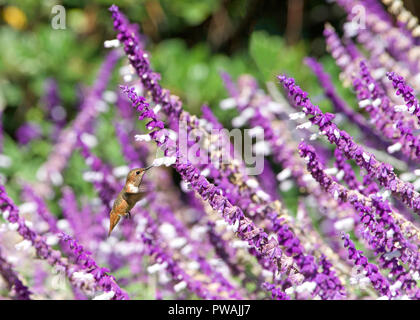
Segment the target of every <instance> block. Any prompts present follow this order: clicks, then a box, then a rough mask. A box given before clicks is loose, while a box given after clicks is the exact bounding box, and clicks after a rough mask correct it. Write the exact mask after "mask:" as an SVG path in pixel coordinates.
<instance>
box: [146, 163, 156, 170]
mask: <svg viewBox="0 0 420 320" xmlns="http://www.w3.org/2000/svg"><path fill="white" fill-rule="evenodd" d="M153 167H154V165H153V164H152V165H150V166H148V167H146V168H144V171H147V170H149V169H150V168H153Z"/></svg>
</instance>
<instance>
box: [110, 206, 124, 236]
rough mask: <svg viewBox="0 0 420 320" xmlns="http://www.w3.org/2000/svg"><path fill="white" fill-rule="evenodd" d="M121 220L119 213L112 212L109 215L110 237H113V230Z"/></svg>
mask: <svg viewBox="0 0 420 320" xmlns="http://www.w3.org/2000/svg"><path fill="white" fill-rule="evenodd" d="M120 219H121V216H120V215H119V214H118V213H116V212H115V211H114V210H112V211H111V213H110V214H109V231H108V237H109V236H110V235H111V232H112V230H113V229H114V228H115V226H116V225H117V224H118V221H120Z"/></svg>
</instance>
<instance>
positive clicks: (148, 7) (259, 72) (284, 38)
mask: <svg viewBox="0 0 420 320" xmlns="http://www.w3.org/2000/svg"><path fill="white" fill-rule="evenodd" d="M404 2H405V5H406V7H407V8H408V9H410V10H411V11H412V12H413V13H415V14H418V13H419V10H420V2H419V1H414V0H412V1H404ZM113 3H115V4H117V5H118V6H119V7H120V9H121V11H122V12H123V13H124V14H126V15H127V16H128V18H129V19H130V20H131V21H132V22H136V23H138V24H139V26H140V31H141V33H143V34H144V35H146V42H147V50H148V51H149V52H150V53H151V62H152V64H153V67H154V69H155V70H156V71H158V72H160V73H161V75H162V86H163V87H166V88H168V89H170V90H171V92H172V93H174V94H176V95H178V96H180V97H181V99H182V100H183V102H184V107H185V109H186V110H188V111H190V112H191V113H193V114H200V107H201V106H202V105H203V104H204V103H207V104H209V105H210V107H211V108H212V109H213V111H214V113H215V114H216V115H217V116H218V118H219V119H221V121H223V123H224V125H225V126H226V127H228V128H229V127H230V119H231V118H232V117H233V116H234V114H232V113H235V111H232V110H229V111H224V110H221V109H219V107H218V106H219V102H220V101H221V100H222V99H224V98H226V97H227V92H226V90H225V89H224V87H223V83H222V80H221V78H220V76H219V72H220V71H221V70H225V71H227V72H229V73H230V74H231V75H232V76H233V77H234V78H236V77H237V76H239V75H240V74H244V73H249V74H252V75H253V76H255V77H256V78H257V79H258V80H259V82H260V85H261V86H262V87H265V84H266V82H267V81H273V82H274V81H275V76H276V75H277V74H279V73H280V72H287V73H288V74H289V75H291V76H293V77H295V78H296V79H297V80H298V81H299V82H300V84H301V86H302V87H303V88H304V89H305V90H306V91H308V92H309V94H310V95H311V97H312V99H313V100H314V101H315V102H316V103H319V104H320V105H321V106H322V108H323V109H324V110H325V109H327V110H328V108H330V103H329V101H328V100H326V99H325V98H324V97H323V95H322V94H321V92H322V90H321V88H320V87H319V86H318V83H317V81H316V79H315V78H314V76H313V75H312V73H311V71H310V70H309V69H308V68H307V67H306V66H305V65H304V64H303V62H302V60H303V58H304V57H306V56H313V57H316V58H317V59H319V60H320V61H321V62H322V63H323V65H324V67H325V69H326V70H327V71H328V72H329V73H330V74H331V76H332V79H333V80H334V82H335V84H336V86H337V89H338V91H339V93H340V94H341V95H342V96H343V97H344V98H345V99H346V100H347V101H349V102H350V103H352V102H354V101H355V100H354V99H355V98H354V95H353V93H352V92H351V91H350V90H349V89H347V88H343V87H342V86H341V84H340V82H339V78H338V74H339V70H338V68H337V67H336V65H335V63H334V61H333V59H332V58H331V57H330V56H329V55H327V54H326V51H325V42H324V39H323V36H322V31H323V27H324V24H325V22H326V21H328V22H330V23H331V24H333V25H334V26H335V27H336V29H337V30H338V31H339V32H340V30H342V24H343V22H344V19H345V16H344V11H343V10H342V9H341V8H340V7H339V6H338V5H337V4H335V3H334V2H332V1H329V0H311V1H309V0H308V1H304V0H200V1H197V0H125V1H118V0H115V1H108V0H93V1H82V0H64V1H56V0H45V1H37V0H19V1H1V0H0V43H1V50H0V110H2V125H3V131H4V137H3V150H2V152H3V153H4V154H6V155H7V156H8V157H9V158H10V159H11V160H12V161H11V162H12V163H11V164H10V163H8V166H3V165H1V164H0V174H1V178H2V180H3V182H5V181H7V184H8V185H9V186H13V185H14V186H15V187H16V188H13V187H12V188H11V190H10V192H11V194H12V196H13V195H15V196H16V195H17V190H19V186H18V183H16V184H15V182H16V181H17V179H23V180H26V181H34V180H35V179H36V177H35V174H36V171H37V169H38V168H39V166H40V165H41V164H42V163H44V162H45V160H46V159H47V157H48V154H49V153H50V151H51V148H52V147H53V143H52V140H51V135H52V134H53V131H52V130H53V129H52V124H51V123H50V121H48V119H47V117H46V107H45V105H44V104H45V103H44V101H45V99H44V97H45V95H46V90H45V88H46V84H47V81H49V80H51V79H53V80H55V81H56V83H57V85H58V92H59V99H60V100H61V105H62V106H63V111H64V112H63V115H62V117H64V120H65V121H71V120H72V119H73V118H74V116H75V114H76V113H77V111H78V110H79V106H80V104H81V101H82V99H83V97H84V93H85V92H86V90H87V88H88V87H89V86H90V85H91V84H92V83H93V81H94V79H95V76H96V72H97V70H98V68H99V65H100V64H101V62H102V61H103V58H104V56H105V54H106V53H107V52H108V51H109V49H106V48H104V41H105V40H110V39H114V38H115V32H114V30H113V26H112V21H111V17H110V13H109V11H108V8H109V6H110V5H111V4H113ZM57 4H59V5H63V6H64V7H65V9H66V29H64V30H55V29H53V28H52V27H51V19H52V18H53V17H54V14H52V8H53V6H54V5H57ZM118 83H119V78H118V72H114V80H113V83H112V86H113V88H112V89H114V88H116V86H117V85H118ZM353 105H354V104H353ZM111 120H112V113H111V115H109V114H104V115H101V119H99V120H98V129H97V132H98V134H97V135H98V139H99V145H100V146H101V147H100V148H99V147H97V152H98V154H99V156H101V157H102V158H103V159H105V160H106V161H109V162H110V163H111V164H112V165H114V166H117V165H121V164H123V162H122V156H121V151H120V146H119V145H118V142H117V140H116V139H114V138H113V137H115V133H114V132H113V130H114V128H113V126H110V125H109V123H110V121H111ZM104 141H106V142H107V143H105V144H104V143H102V142H104ZM84 166H85V164H84V161H83V158H82V157H81V156H80V155H78V154H77V153H75V154H74V156H73V157H72V159H71V161H70V164H69V169H68V170H67V172H66V173H65V179H66V180H65V181H67V182H68V184H69V185H70V186H72V187H73V188H75V189H76V192H77V193H84V194H86V193H87V194H89V193H92V192H93V191H92V187H91V186H90V184H89V183H87V182H83V181H82V180H81V177H80V176H81V175H72V174H71V173H72V172H80V171H81V170H83V168H84ZM14 190H16V193H15V191H14ZM52 205H54V203H53V204H52Z"/></svg>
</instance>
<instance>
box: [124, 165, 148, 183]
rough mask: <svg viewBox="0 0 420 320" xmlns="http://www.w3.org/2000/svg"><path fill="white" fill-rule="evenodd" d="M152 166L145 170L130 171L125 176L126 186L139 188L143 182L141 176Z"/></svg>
mask: <svg viewBox="0 0 420 320" xmlns="http://www.w3.org/2000/svg"><path fill="white" fill-rule="evenodd" d="M151 167H152V166H149V167H147V168H135V169H132V170H130V172H129V173H128V175H127V181H126V184H127V185H132V186H134V187H139V186H140V184H141V181H142V180H143V176H144V174H145V173H146V171H147V170H149V169H150V168H151Z"/></svg>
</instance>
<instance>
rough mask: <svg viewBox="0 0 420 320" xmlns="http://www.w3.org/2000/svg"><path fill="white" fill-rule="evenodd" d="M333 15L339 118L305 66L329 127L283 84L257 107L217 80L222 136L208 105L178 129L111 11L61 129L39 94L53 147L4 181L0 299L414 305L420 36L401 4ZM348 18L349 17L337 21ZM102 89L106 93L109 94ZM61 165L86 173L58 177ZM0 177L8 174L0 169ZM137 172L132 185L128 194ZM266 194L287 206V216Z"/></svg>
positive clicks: (315, 68) (36, 131)
mask: <svg viewBox="0 0 420 320" xmlns="http://www.w3.org/2000/svg"><path fill="white" fill-rule="evenodd" d="M336 2H337V3H338V4H339V5H340V6H341V7H342V8H343V9H344V10H345V11H346V13H347V22H346V23H345V24H344V26H345V27H344V34H343V36H340V35H339V34H338V33H337V31H336V30H335V29H334V28H333V27H332V26H331V25H330V24H328V23H327V24H326V25H325V30H324V37H325V42H326V45H327V50H328V52H329V53H330V54H331V56H332V58H333V59H334V61H335V62H336V65H337V67H338V68H339V69H340V79H339V80H340V81H341V83H342V85H344V86H345V87H348V88H350V89H351V90H352V92H353V94H354V97H353V98H354V101H355V102H356V103H355V105H352V104H350V103H349V102H348V99H344V98H342V97H341V96H340V94H339V90H337V88H336V87H335V84H334V82H333V78H332V76H331V75H330V74H329V73H327V71H326V70H324V67H323V64H321V63H320V62H319V61H317V60H316V59H314V58H311V57H307V58H306V59H305V60H304V63H305V64H306V65H307V66H308V67H309V69H310V70H311V71H312V72H313V75H314V76H315V77H316V79H317V80H318V82H319V84H320V86H321V87H322V88H323V90H324V92H323V94H324V96H325V97H326V98H327V99H328V100H329V101H330V103H331V105H332V107H333V109H332V110H330V111H331V112H325V108H324V107H323V106H322V105H320V106H318V105H317V104H316V101H319V97H310V96H309V95H308V94H307V93H306V92H305V88H304V87H303V86H302V87H300V86H299V83H298V82H297V81H295V79H294V78H293V76H294V75H293V74H279V75H278V76H277V78H276V79H272V81H273V82H274V81H275V82H276V85H274V86H273V85H270V86H268V87H267V90H264V88H263V87H260V86H259V83H258V81H257V80H256V79H255V78H253V77H252V76H250V75H246V74H245V75H241V76H240V77H238V78H237V79H233V78H232V77H231V75H230V74H228V73H227V72H225V71H221V73H220V76H221V79H222V80H223V83H224V85H225V88H226V91H227V93H228V95H229V96H228V98H226V99H224V100H222V101H220V108H222V109H235V110H236V116H235V118H233V120H232V127H231V128H229V129H232V128H233V130H227V129H225V128H224V126H223V124H222V122H223V121H220V119H218V118H217V117H216V116H215V115H214V114H213V111H212V110H213V109H214V108H212V106H207V105H203V107H202V113H201V117H199V116H197V115H193V114H190V113H189V112H187V111H186V110H185V109H184V108H183V104H182V101H181V99H180V98H179V97H177V96H176V95H174V94H172V93H171V92H170V90H169V89H167V88H164V87H162V85H161V83H160V80H161V77H160V75H159V74H158V73H156V72H155V71H153V68H152V65H151V63H150V56H149V53H148V52H147V49H146V43H145V37H144V36H143V35H142V34H141V31H140V28H139V27H138V26H137V25H136V24H133V23H132V22H130V21H129V20H128V19H127V18H126V17H125V16H124V14H123V12H121V11H120V10H119V8H118V7H117V6H115V5H113V6H111V7H110V8H109V18H110V22H109V23H113V27H114V32H115V39H113V40H109V41H106V42H105V47H106V48H108V49H107V50H109V52H108V55H107V57H106V58H105V60H104V61H103V64H102V66H101V67H100V69H99V71H98V73H97V75H96V77H95V79H96V80H95V82H94V84H93V85H92V87H91V88H89V89H87V90H84V91H83V98H82V100H81V105H80V107H79V108H78V110H77V114H76V116H75V117H74V119H73V120H71V121H70V120H69V119H71V117H69V116H68V115H67V114H66V111H65V109H64V108H63V107H62V106H61V98H60V94H59V91H58V87H57V82H56V81H55V80H54V79H49V80H48V81H47V83H46V85H45V88H44V92H45V93H44V97H43V98H42V105H43V106H44V111H45V113H46V115H47V119H48V121H49V122H50V123H51V125H52V132H53V138H52V143H53V146H52V148H51V152H50V154H49V155H48V159H47V160H46V161H45V163H44V164H42V165H41V166H40V168H39V170H38V172H37V179H38V180H37V181H36V182H28V181H20V182H19V183H20V190H21V192H20V195H19V196H18V197H16V198H15V200H12V197H11V196H9V194H8V186H7V181H6V179H2V183H4V184H2V185H0V208H1V216H2V219H1V220H0V223H1V224H0V275H1V277H0V279H1V281H0V295H1V296H3V297H5V298H12V299H68V298H69V299H72V298H74V299H111V300H121V299H130V298H131V299H135V298H139V297H141V298H149V299H192V298H200V299H235V300H237V299H278V300H288V299H383V300H393V299H414V300H416V299H420V286H419V284H420V283H419V281H420V274H419V272H420V252H419V245H420V230H419V221H420V220H419V214H420V169H417V168H418V166H419V159H420V136H419V129H420V103H419V101H418V100H417V97H416V94H417V92H418V91H419V90H420V64H419V61H420V60H419V53H420V46H419V39H418V37H419V36H420V31H419V30H420V26H419V25H418V22H417V19H416V18H415V17H414V16H413V15H412V14H411V13H410V12H409V11H408V10H407V9H405V8H404V7H403V5H402V2H401V1H391V0H386V1H385V0H383V4H381V3H380V2H377V1H373V0H337V1H336ZM360 5H362V6H363V8H364V11H363V14H364V15H363V17H359V16H358V14H359V13H357V12H356V11H357V10H356V11H355V10H353V8H355V7H356V6H360ZM116 69H118V70H116ZM113 75H115V76H118V79H119V80H118V81H119V83H120V84H121V85H120V86H118V87H111V86H110V85H109V82H110V78H111V77H112V76H113ZM110 109H114V110H111V111H112V114H113V116H112V117H108V118H107V119H109V122H108V123H107V125H108V126H112V127H113V129H114V131H113V132H114V133H115V137H114V140H115V141H117V142H118V145H119V146H120V148H121V151H122V154H123V156H124V159H123V160H122V161H124V162H125V163H126V165H125V166H119V167H115V166H113V165H112V164H111V163H109V161H107V160H106V159H105V158H104V157H103V154H101V152H100V149H101V147H102V146H101V145H97V144H98V139H97V136H98V135H100V133H99V132H98V131H97V121H98V117H99V115H100V114H104V113H109V112H111V111H110ZM137 122H139V123H140V124H141V126H137ZM343 124H346V125H345V126H344V128H343ZM349 124H350V126H351V127H353V129H354V128H356V129H357V130H356V131H355V130H353V131H352V132H353V133H350V132H347V131H346V130H347V128H349ZM139 127H141V128H142V130H139V129H138V128H139ZM354 132H356V133H357V135H355V134H354ZM238 135H239V138H238ZM16 137H17V141H18V143H19V144H20V145H21V147H22V148H25V146H26V145H27V144H28V143H29V142H30V141H31V140H34V139H42V130H41V129H40V128H39V127H38V125H37V124H36V123H31V122H27V123H25V124H23V125H22V126H21V127H20V128H19V129H18V130H17V133H16ZM111 138H112V137H111ZM237 138H238V139H237ZM1 141H3V140H1ZM238 141H239V142H240V143H239V142H238ZM238 144H240V147H243V148H240V150H238ZM1 151H2V152H4V149H3V146H2V145H1ZM74 153H80V154H81V155H82V157H83V159H84V162H85V165H86V167H87V168H88V170H85V171H84V172H71V173H66V168H67V167H68V166H69V161H70V158H71V157H72V155H73V154H74ZM250 159H251V160H252V161H249V160H250ZM0 161H1V162H2V166H7V165H10V159H9V157H8V156H7V153H5V154H2V155H1V158H0ZM149 166H152V167H151V169H150V170H147V171H146V173H144V179H143V180H141V179H140V180H139V181H140V182H141V184H140V185H139V184H137V185H135V184H133V183H131V182H130V180H129V179H128V180H126V176H127V174H128V172H129V170H131V169H136V168H146V167H149ZM136 170H139V169H136ZM136 170H134V172H135V171H136ZM130 172H131V171H130ZM138 172H140V171H138ZM133 174H134V173H133ZM137 174H138V173H137ZM74 175H82V176H83V179H84V180H85V181H87V182H88V183H90V184H91V185H92V187H93V190H94V197H93V198H92V197H87V196H86V197H78V194H79V193H76V192H75V190H74V189H73V188H72V187H70V185H69V184H68V182H67V181H66V180H67V179H69V177H70V176H74ZM131 188H134V189H135V190H137V191H130V190H131ZM279 189H280V190H281V191H284V192H287V191H290V190H296V193H294V194H295V195H296V203H297V206H296V207H289V206H288V205H287V204H286V200H287V199H285V197H282V195H281V193H280V192H279ZM57 190H59V192H58V191H57ZM121 190H123V191H122V193H120V192H121ZM56 192H58V195H59V200H58V201H57V203H56V205H55V206H51V205H49V202H50V200H51V199H52V198H53V197H54V196H52V195H54V194H55V193H56ZM130 192H131V193H134V194H136V192H137V193H138V192H140V193H141V194H142V197H141V199H140V197H139V198H138V199H137V200H136V202H137V204H136V205H135V206H134V207H133V208H128V209H127V210H126V211H125V213H127V215H125V216H124V215H120V216H119V218H118V219H119V220H120V221H119V223H118V224H117V225H116V226H115V228H114V229H113V230H111V231H112V232H111V233H110V236H109V237H108V232H109V224H110V215H109V214H110V212H111V210H114V209H112V208H113V207H114V208H115V206H116V205H120V204H121V203H122V201H125V200H127V199H126V198H124V197H129V196H128V194H130ZM119 193H120V195H119ZM115 199H118V200H115ZM124 199H125V200H124ZM117 201H118V202H117ZM296 208H297V209H296ZM120 218H121V219H120Z"/></svg>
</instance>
